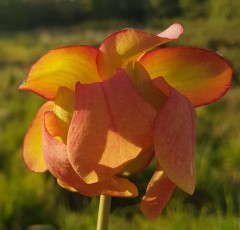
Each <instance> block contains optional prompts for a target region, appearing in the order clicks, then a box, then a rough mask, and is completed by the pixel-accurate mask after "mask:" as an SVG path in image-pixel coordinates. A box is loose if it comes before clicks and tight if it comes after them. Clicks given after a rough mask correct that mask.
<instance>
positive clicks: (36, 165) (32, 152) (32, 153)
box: [23, 102, 53, 172]
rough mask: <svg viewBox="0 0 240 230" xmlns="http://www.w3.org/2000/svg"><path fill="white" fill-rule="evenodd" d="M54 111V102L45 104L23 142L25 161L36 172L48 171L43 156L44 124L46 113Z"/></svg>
mask: <svg viewBox="0 0 240 230" xmlns="http://www.w3.org/2000/svg"><path fill="white" fill-rule="evenodd" d="M52 109H53V102H47V103H45V104H44V105H43V106H42V107H41V108H40V109H39V110H38V112H37V114H36V116H35V118H34V120H33V122H32V124H31V126H30V127H29V129H28V131H27V134H26V136H25V138H24V142H23V159H24V162H25V163H26V165H27V167H28V168H29V169H30V170H31V171H34V172H44V171H45V170H47V167H46V164H45V162H44V160H43V156H42V123H43V118H44V113H45V112H47V111H51V110H52Z"/></svg>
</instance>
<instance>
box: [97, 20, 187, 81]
mask: <svg viewBox="0 0 240 230" xmlns="http://www.w3.org/2000/svg"><path fill="white" fill-rule="evenodd" d="M182 32H183V29H182V26H181V25H179V24H173V25H172V26H170V27H169V28H168V29H166V30H165V31H163V32H162V33H160V34H158V35H153V34H150V33H147V32H143V31H139V30H134V29H124V30H120V31H118V32H115V33H113V34H112V35H110V36H109V37H107V38H106V39H105V40H104V41H103V42H102V44H101V46H100V48H99V50H100V52H99V54H98V56H97V65H98V70H99V74H100V76H101V78H102V79H103V80H104V79H107V78H109V77H111V76H112V75H114V74H115V72H116V69H117V68H120V67H123V68H124V67H126V65H127V63H128V62H129V61H131V60H132V61H134V60H138V58H139V57H140V56H141V55H142V54H144V53H145V52H147V51H148V50H150V49H152V48H154V47H156V46H158V45H161V44H163V43H166V42H168V41H170V40H173V39H177V38H178V37H179V36H180V35H181V33H182Z"/></svg>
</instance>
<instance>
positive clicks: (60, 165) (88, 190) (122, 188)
mask: <svg viewBox="0 0 240 230" xmlns="http://www.w3.org/2000/svg"><path fill="white" fill-rule="evenodd" d="M54 127H55V128H57V120H56V117H55V115H54V114H53V113H52V112H48V113H46V114H45V126H44V129H43V155H44V159H45V161H46V164H47V167H48V170H49V171H50V172H51V173H52V174H53V175H54V176H55V177H56V178H58V183H59V185H60V186H61V187H63V188H65V189H68V190H70V191H78V192H79V193H81V194H83V195H86V196H97V195H99V194H105V195H111V196H120V197H134V196H137V195H138V191H137V188H136V187H135V185H134V184H132V183H131V182H130V181H129V180H127V179H123V178H118V177H113V178H110V179H109V180H106V181H103V182H102V183H95V184H86V183H85V182H84V181H83V180H82V179H81V178H80V177H79V176H78V175H77V173H76V172H75V171H74V170H73V168H72V166H71V164H70V162H69V160H68V158H67V147H66V145H65V144H63V143H62V142H59V141H58V140H56V139H55V138H54V137H53V136H52V135H51V134H50V132H52V133H54V132H53V131H54ZM49 129H50V132H49Z"/></svg>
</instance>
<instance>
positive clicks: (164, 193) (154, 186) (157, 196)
mask: <svg viewBox="0 0 240 230" xmlns="http://www.w3.org/2000/svg"><path fill="white" fill-rule="evenodd" d="M175 187H176V185H175V184H174V183H173V182H171V181H170V180H169V179H168V178H167V177H166V175H165V174H164V172H163V171H161V170H157V171H156V172H155V173H154V175H153V177H152V179H151V181H150V182H149V185H148V188H147V191H146V195H145V196H144V197H143V198H142V201H141V204H140V208H141V210H142V212H143V214H144V215H145V216H146V217H147V218H149V219H150V220H152V221H154V220H156V219H157V218H158V217H159V216H160V215H161V213H162V211H163V209H164V208H165V206H166V204H167V202H168V200H169V198H170V197H171V195H172V193H173V191H174V189H175Z"/></svg>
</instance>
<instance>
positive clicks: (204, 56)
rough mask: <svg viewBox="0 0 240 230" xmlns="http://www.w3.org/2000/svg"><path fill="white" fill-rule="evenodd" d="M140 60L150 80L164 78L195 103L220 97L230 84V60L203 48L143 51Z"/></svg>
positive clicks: (208, 101) (198, 104)
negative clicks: (143, 53)
mask: <svg viewBox="0 0 240 230" xmlns="http://www.w3.org/2000/svg"><path fill="white" fill-rule="evenodd" d="M140 63H141V64H142V65H143V66H144V67H145V68H146V70H147V72H148V73H149V75H150V76H151V78H152V79H154V78H157V77H160V76H161V77H163V78H164V79H165V80H166V81H167V82H168V84H170V85H171V86H172V87H174V88H176V89H177V90H178V91H179V92H180V93H182V94H183V95H185V96H186V97H187V98H188V99H189V100H190V101H191V102H192V104H193V105H194V106H200V105H204V104H208V103H211V102H213V101H215V100H217V99H219V98H220V97H222V96H223V95H224V94H225V92H226V91H227V90H228V88H229V87H230V85H231V77H232V68H231V66H230V65H229V63H227V62H226V61H225V60H224V59H223V58H222V57H221V56H219V55H217V54H215V53H213V52H210V51H207V50H203V49H196V48H164V49H157V50H154V51H151V52H149V53H147V54H145V55H144V56H143V57H142V58H141V60H140Z"/></svg>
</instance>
